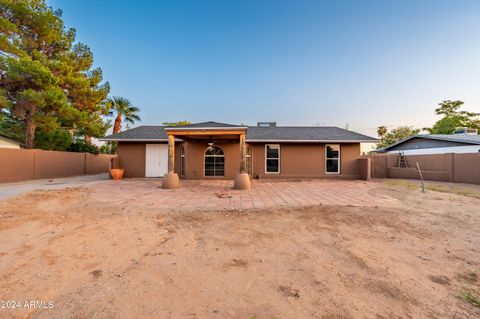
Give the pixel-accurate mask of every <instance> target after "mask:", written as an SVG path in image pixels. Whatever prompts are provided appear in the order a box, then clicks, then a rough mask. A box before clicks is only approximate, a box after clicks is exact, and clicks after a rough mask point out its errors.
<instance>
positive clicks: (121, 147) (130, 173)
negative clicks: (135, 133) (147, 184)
mask: <svg viewBox="0 0 480 319" xmlns="http://www.w3.org/2000/svg"><path fill="white" fill-rule="evenodd" d="M145 144H146V143H145V142H141V143H135V142H119V143H118V150H117V153H118V157H119V158H120V167H122V168H124V169H125V174H124V176H125V177H145V149H146V147H145Z"/></svg>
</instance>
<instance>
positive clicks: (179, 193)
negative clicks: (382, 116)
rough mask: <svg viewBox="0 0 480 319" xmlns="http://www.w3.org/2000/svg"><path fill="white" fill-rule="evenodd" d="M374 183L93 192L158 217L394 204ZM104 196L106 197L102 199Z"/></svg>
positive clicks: (156, 185)
mask: <svg viewBox="0 0 480 319" xmlns="http://www.w3.org/2000/svg"><path fill="white" fill-rule="evenodd" d="M377 183H378V182H375V181H368V182H366V181H356V180H355V181H354V180H352V181H350V180H342V181H339V180H302V181H283V180H282V181H272V180H269V181H267V180H253V181H252V187H251V189H250V190H235V189H232V181H230V180H227V181H225V180H215V181H213V180H212V181H205V180H183V181H181V186H180V188H178V189H174V190H169V189H162V188H161V180H160V179H126V180H122V181H102V182H98V183H95V184H93V185H90V187H94V190H95V195H92V196H95V197H98V198H95V199H96V200H101V197H105V198H108V199H109V200H113V199H114V200H119V201H120V202H123V203H124V204H125V206H126V207H128V203H129V202H130V201H135V204H136V205H139V204H141V205H142V206H145V207H148V208H150V209H152V210H156V211H158V210H160V211H195V210H198V211H205V210H251V209H263V208H272V207H278V208H289V207H304V206H311V205H351V206H379V205H392V204H396V203H397V200H396V199H393V198H388V197H385V196H384V195H383V196H379V195H376V194H375V192H374V191H372V188H374V187H375V186H376V185H377ZM107 194H108V196H107Z"/></svg>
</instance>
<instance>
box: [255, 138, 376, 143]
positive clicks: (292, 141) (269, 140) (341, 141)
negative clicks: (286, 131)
mask: <svg viewBox="0 0 480 319" xmlns="http://www.w3.org/2000/svg"><path fill="white" fill-rule="evenodd" d="M246 142H248V143H378V142H379V140H285V139H249V138H247V139H246Z"/></svg>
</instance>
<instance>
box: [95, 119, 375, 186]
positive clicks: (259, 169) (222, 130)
mask: <svg viewBox="0 0 480 319" xmlns="http://www.w3.org/2000/svg"><path fill="white" fill-rule="evenodd" d="M102 140H104V141H117V142H118V155H119V158H120V165H121V166H122V168H124V169H125V177H162V176H164V175H165V174H167V173H169V174H170V173H176V175H178V176H179V177H180V178H182V179H235V180H236V178H237V175H238V174H243V175H247V177H250V178H350V179H355V178H358V177H359V163H358V159H359V157H360V143H363V142H375V141H377V140H376V139H374V138H372V137H369V136H366V135H362V134H359V133H356V132H353V131H349V130H346V129H342V128H338V127H331V126H328V127H326V126H277V125H276V123H275V122H260V123H258V125H257V126H244V125H233V124H225V123H218V122H203V123H196V124H190V125H186V126H179V127H168V126H139V127H136V128H132V129H129V130H126V131H124V132H120V133H118V134H114V135H110V136H107V137H105V138H103V139H102ZM170 154H171V155H170ZM177 178H178V177H177ZM236 182H237V180H236Z"/></svg>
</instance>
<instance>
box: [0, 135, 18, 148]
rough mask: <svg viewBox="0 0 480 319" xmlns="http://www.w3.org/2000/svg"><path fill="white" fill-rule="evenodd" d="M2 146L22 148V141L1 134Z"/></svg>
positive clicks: (0, 144)
mask: <svg viewBox="0 0 480 319" xmlns="http://www.w3.org/2000/svg"><path fill="white" fill-rule="evenodd" d="M0 148H20V142H17V141H15V140H13V139H11V138H9V137H8V136H5V135H2V134H0Z"/></svg>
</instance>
